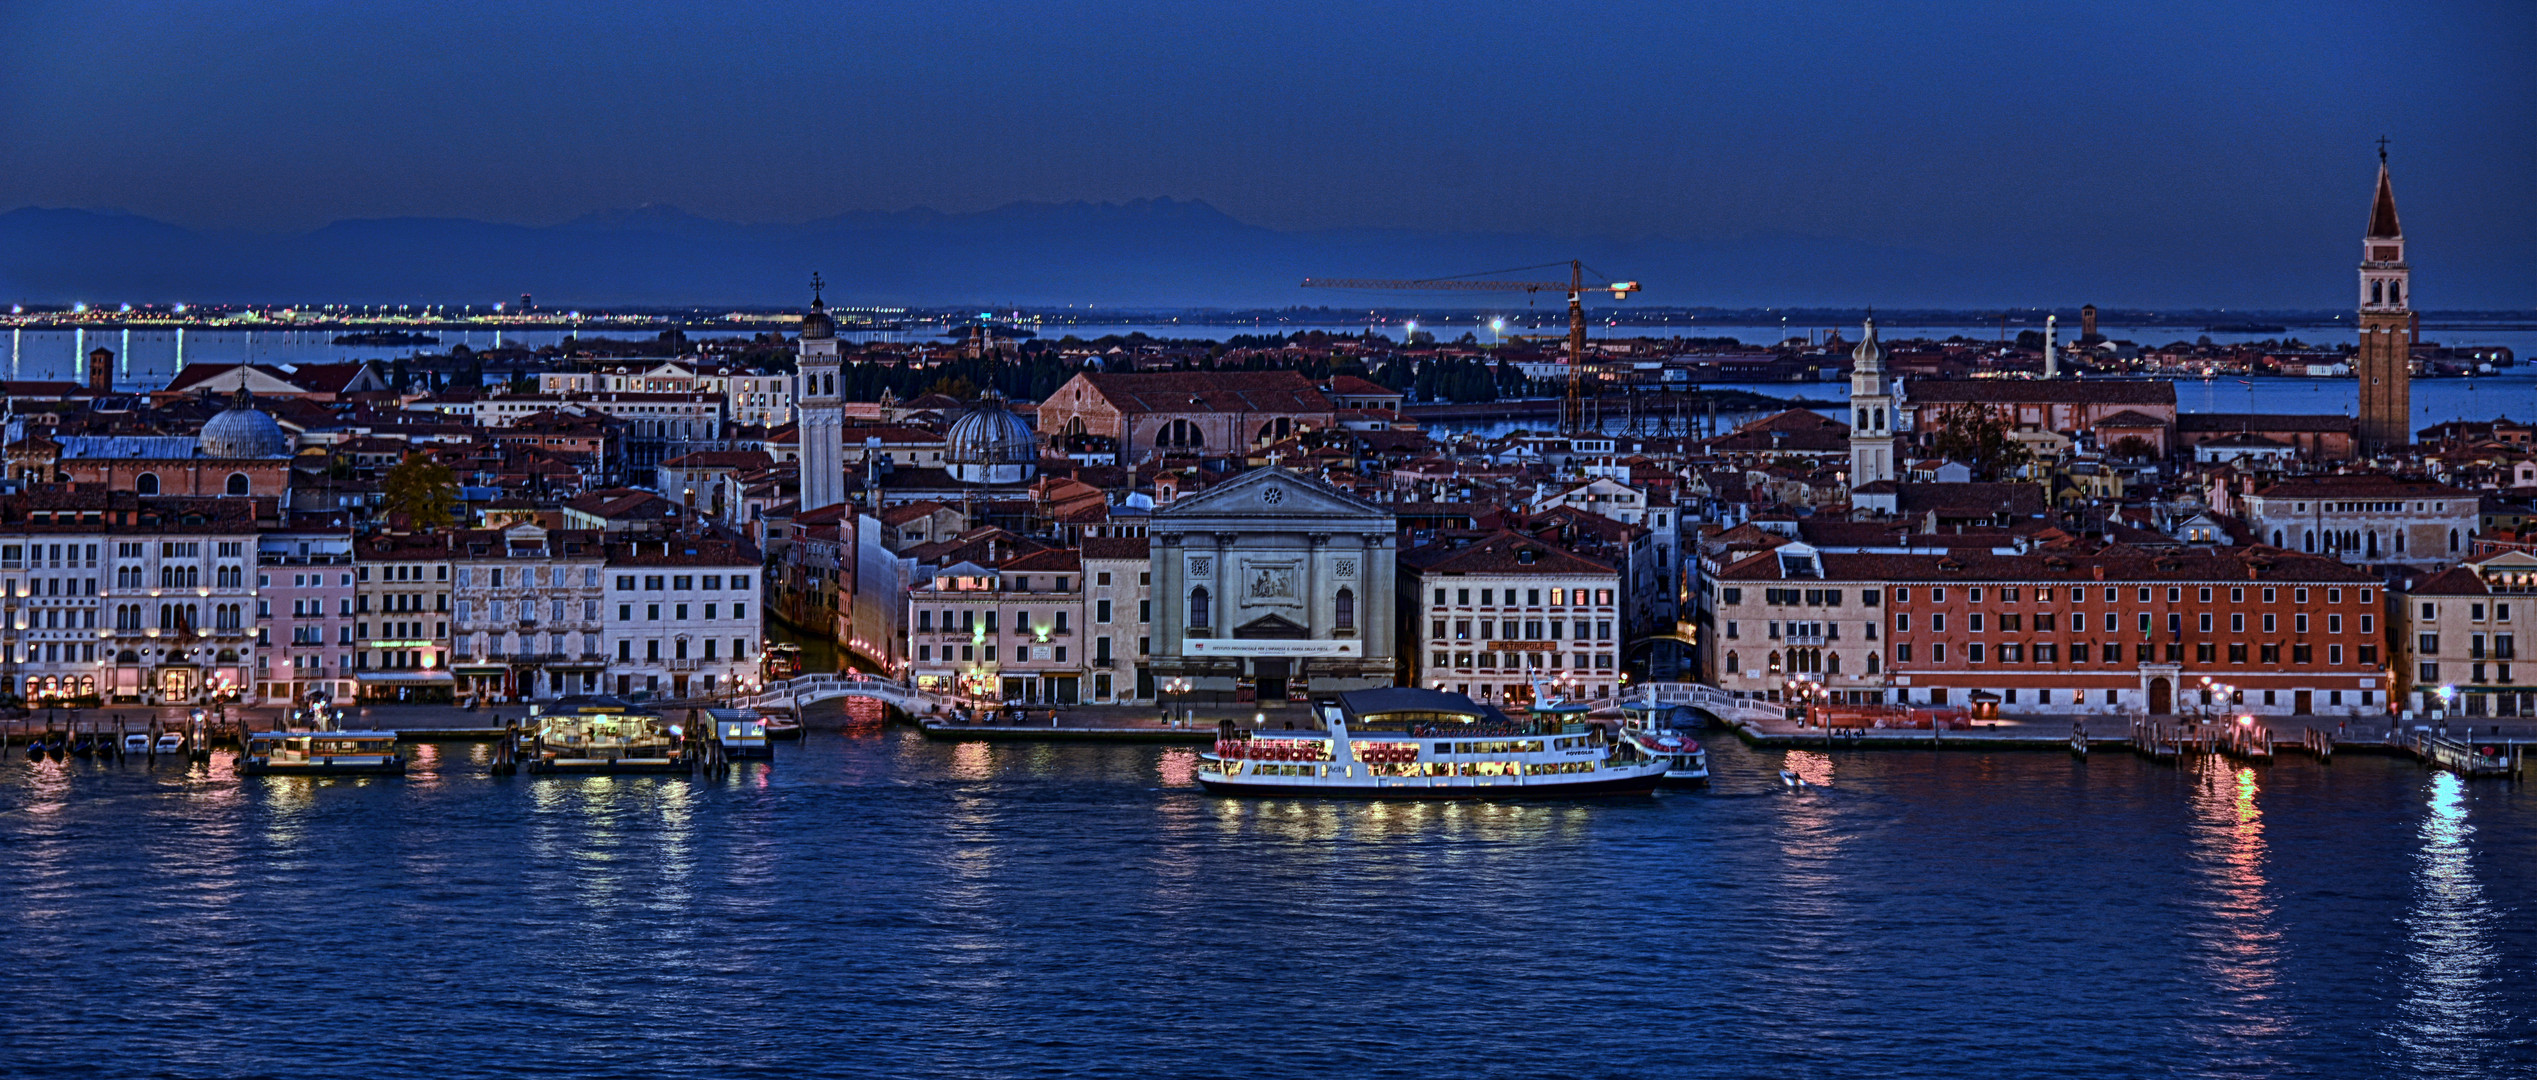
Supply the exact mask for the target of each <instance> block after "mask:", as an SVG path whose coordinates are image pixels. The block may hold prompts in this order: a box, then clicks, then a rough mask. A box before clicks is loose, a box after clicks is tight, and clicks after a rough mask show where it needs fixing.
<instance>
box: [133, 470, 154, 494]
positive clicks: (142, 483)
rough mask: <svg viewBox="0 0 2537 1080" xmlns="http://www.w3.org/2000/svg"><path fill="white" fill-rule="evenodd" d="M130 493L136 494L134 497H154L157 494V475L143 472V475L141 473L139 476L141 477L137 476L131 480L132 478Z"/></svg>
mask: <svg viewBox="0 0 2537 1080" xmlns="http://www.w3.org/2000/svg"><path fill="white" fill-rule="evenodd" d="M132 491H133V494H136V495H156V494H158V493H159V474H157V473H146V472H145V473H142V474H141V475H139V476H136V477H133V478H132Z"/></svg>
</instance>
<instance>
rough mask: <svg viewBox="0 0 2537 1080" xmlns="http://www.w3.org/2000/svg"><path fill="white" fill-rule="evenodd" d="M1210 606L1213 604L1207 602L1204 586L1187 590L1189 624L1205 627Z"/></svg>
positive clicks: (1194, 626) (1195, 626)
mask: <svg viewBox="0 0 2537 1080" xmlns="http://www.w3.org/2000/svg"><path fill="white" fill-rule="evenodd" d="M1212 607H1213V605H1211V604H1209V603H1208V602H1207V587H1206V586H1204V585H1201V586H1199V587H1197V588H1195V589H1191V590H1189V625H1190V626H1191V627H1193V628H1204V627H1206V626H1207V625H1208V622H1207V620H1208V618H1209V617H1210V615H1209V610H1210V608H1212Z"/></svg>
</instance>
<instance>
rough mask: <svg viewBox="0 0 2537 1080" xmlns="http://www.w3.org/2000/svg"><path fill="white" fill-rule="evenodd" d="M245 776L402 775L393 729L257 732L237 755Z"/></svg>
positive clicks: (403, 764)
mask: <svg viewBox="0 0 2537 1080" xmlns="http://www.w3.org/2000/svg"><path fill="white" fill-rule="evenodd" d="M238 772H239V773H241V774H243V775H246V776H403V775H405V757H404V755H401V754H399V753H397V751H396V732H393V731H258V732H251V733H249V734H248V735H247V742H246V750H245V752H244V753H241V754H239V755H238Z"/></svg>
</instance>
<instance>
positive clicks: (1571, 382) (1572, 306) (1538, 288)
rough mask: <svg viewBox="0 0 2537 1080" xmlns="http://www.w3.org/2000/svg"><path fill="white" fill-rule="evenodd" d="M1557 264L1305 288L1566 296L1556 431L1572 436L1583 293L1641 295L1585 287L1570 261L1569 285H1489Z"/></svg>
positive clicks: (1580, 406)
mask: <svg viewBox="0 0 2537 1080" xmlns="http://www.w3.org/2000/svg"><path fill="white" fill-rule="evenodd" d="M1557 265H1559V264H1558V263H1543V264H1542V265H1540V266H1519V267H1515V268H1514V269H1511V270H1490V271H1486V272H1484V273H1478V274H1460V275H1456V276H1454V277H1441V278H1421V279H1417V280H1411V281H1399V280H1391V279H1384V278H1305V279H1304V287H1305V288H1307V289H1396V290H1405V291H1420V292H1438V291H1441V292H1520V293H1539V292H1563V291H1564V292H1566V293H1567V294H1568V399H1567V400H1566V401H1565V402H1562V403H1561V404H1560V408H1559V430H1560V431H1562V432H1575V431H1577V430H1578V429H1579V428H1581V427H1583V426H1584V424H1585V415H1586V413H1585V404H1584V402H1583V400H1582V399H1580V397H1579V396H1578V393H1577V373H1578V372H1579V371H1581V370H1583V369H1584V365H1585V362H1586V293H1587V292H1588V291H1593V292H1608V293H1611V294H1612V298H1613V299H1614V300H1625V299H1628V298H1629V295H1630V294H1631V293H1634V292H1638V291H1639V285H1638V282H1635V281H1615V282H1610V283H1608V284H1602V285H1593V286H1589V285H1587V284H1586V264H1585V263H1583V262H1581V261H1579V260H1576V259H1570V260H1568V280H1566V281H1495V280H1487V279H1488V278H1489V276H1490V275H1493V274H1512V273H1517V272H1520V271H1524V270H1541V269H1546V268H1548V267H1553V266H1557Z"/></svg>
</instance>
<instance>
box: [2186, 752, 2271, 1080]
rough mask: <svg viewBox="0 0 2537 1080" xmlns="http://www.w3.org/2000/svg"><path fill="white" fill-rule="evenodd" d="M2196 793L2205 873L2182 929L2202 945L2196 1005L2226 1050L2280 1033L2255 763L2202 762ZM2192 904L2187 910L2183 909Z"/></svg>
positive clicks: (2200, 860) (2196, 838) (2218, 1045)
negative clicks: (2203, 988) (2202, 983)
mask: <svg viewBox="0 0 2537 1080" xmlns="http://www.w3.org/2000/svg"><path fill="white" fill-rule="evenodd" d="M2196 779H2197V781H2198V783H2197V785H2196V787H2195V789H2194V793H2193V808H2194V813H2195V817H2196V819H2197V821H2196V827H2195V828H2194V830H2193V833H2192V835H2193V837H2194V843H2195V847H2196V849H2197V850H2196V852H2195V856H2196V859H2197V861H2198V863H2199V864H2200V868H2201V871H2202V875H2203V878H2204V882H2205V885H2204V889H2203V892H2202V894H2201V896H2200V897H2199V901H2200V902H2199V904H2198V905H2196V906H2198V907H2199V908H2200V911H2199V913H2198V916H2197V917H2196V922H2195V923H2194V925H2192V926H2189V927H2187V930H2186V932H2187V934H2188V936H2189V937H2191V938H2192V939H2194V940H2196V941H2198V942H2199V943H2200V945H2201V947H2202V953H2201V958H2202V963H2203V967H2204V970H2205V971H2206V972H2207V974H2208V977H2209V980H2210V993H2209V994H2208V995H2207V996H2206V997H2205V998H2203V999H2202V1001H2201V1006H2202V1007H2203V1008H2204V1009H2206V1010H2207V1011H2209V1012H2211V1013H2212V1014H2213V1015H2214V1017H2215V1018H2216V1019H2217V1020H2219V1024H2218V1026H2216V1027H2214V1028H2212V1029H2211V1032H2210V1035H2209V1038H2210V1040H2211V1041H2212V1044H2213V1048H2214V1049H2215V1050H2219V1051H2222V1052H2231V1051H2235V1050H2238V1049H2240V1048H2243V1047H2252V1046H2258V1045H2262V1043H2263V1042H2264V1041H2266V1040H2269V1039H2270V1038H2272V1037H2274V1036H2278V1035H2280V1034H2282V1033H2283V1029H2284V1021H2283V1019H2282V1017H2281V1015H2280V1012H2279V1010H2278V1009H2277V1008H2276V1006H2275V1004H2274V1000H2273V998H2274V994H2275V992H2276V991H2277V990H2278V989H2279V985H2280V980H2281V973H2280V964H2281V957H2280V950H2281V947H2282V944H2283V942H2282V928H2281V926H2280V925H2279V924H2278V923H2277V922H2276V920H2275V914H2276V913H2275V910H2274V897H2273V886H2272V883H2271V882H2270V881H2269V880H2268V879H2267V878H2266V867H2265V859H2266V848H2265V837H2264V811H2263V806H2262V804H2261V802H2260V801H2259V798H2258V797H2259V796H2260V795H2261V794H2262V788H2261V785H2260V782H2259V774H2258V773H2257V772H2256V771H2255V769H2254V767H2253V766H2249V765H2233V764H2231V763H2229V762H2226V761H2223V760H2220V759H2216V758H2215V759H2212V760H2210V761H2206V762H2203V763H2201V765H2200V773H2199V775H2198V776H2197V777H2196ZM2188 910H2191V909H2188Z"/></svg>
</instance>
